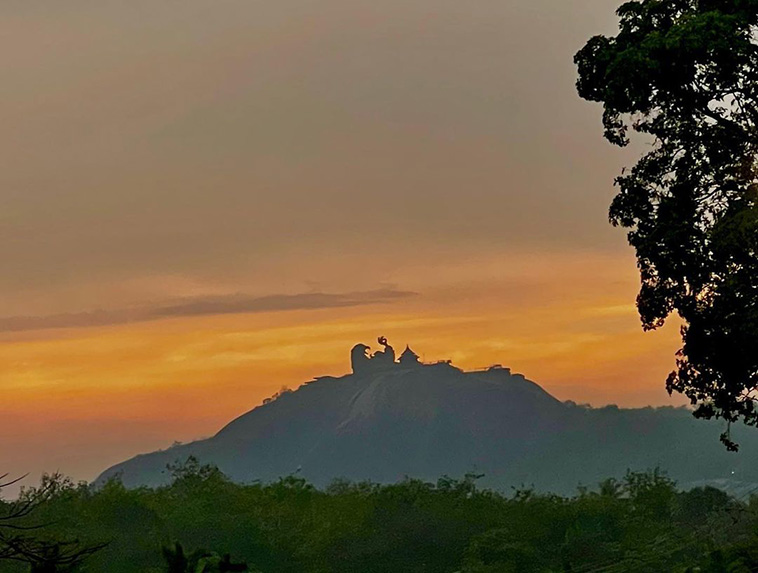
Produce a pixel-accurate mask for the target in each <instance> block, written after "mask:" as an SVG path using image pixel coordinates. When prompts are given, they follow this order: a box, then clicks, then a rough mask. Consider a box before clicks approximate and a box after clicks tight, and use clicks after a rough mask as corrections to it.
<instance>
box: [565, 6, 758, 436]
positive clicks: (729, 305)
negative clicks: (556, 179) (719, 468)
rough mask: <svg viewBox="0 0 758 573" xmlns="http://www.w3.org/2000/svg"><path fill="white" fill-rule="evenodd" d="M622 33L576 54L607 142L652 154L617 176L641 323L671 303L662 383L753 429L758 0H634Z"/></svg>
mask: <svg viewBox="0 0 758 573" xmlns="http://www.w3.org/2000/svg"><path fill="white" fill-rule="evenodd" d="M617 15H618V18H619V33H618V35H616V36H615V37H606V36H595V37H593V38H591V39H590V40H589V41H588V42H587V44H586V45H585V46H584V48H582V49H581V50H580V51H579V52H578V53H577V54H576V56H575V59H574V61H575V63H576V65H577V67H578V76H579V77H578V81H577V90H578V92H579V95H580V96H581V97H582V98H584V99H586V100H589V101H592V102H600V103H602V104H603V109H604V113H603V126H604V128H605V138H606V139H607V140H608V141H610V142H611V143H613V144H615V145H618V146H622V147H623V146H626V145H627V144H628V143H629V136H630V132H636V133H638V134H641V137H642V138H643V139H645V140H646V141H647V142H649V143H650V145H651V147H650V150H649V151H648V152H647V153H646V154H644V155H643V156H642V157H641V158H640V159H639V161H638V162H637V164H636V165H634V166H633V167H632V168H631V169H630V170H628V171H627V170H625V171H624V172H623V173H622V174H621V176H619V177H618V178H617V179H616V182H615V183H616V186H617V188H618V194H617V195H616V197H615V199H614V200H613V202H612V204H611V207H610V221H611V223H612V224H614V225H616V226H621V227H625V228H627V229H629V231H628V240H629V243H630V245H631V246H632V247H634V249H635V250H636V254H637V265H638V267H639V270H640V278H641V288H640V292H639V295H638V297H637V308H638V310H639V314H640V317H641V320H642V326H643V328H644V329H646V330H651V329H656V328H659V327H660V326H662V325H663V324H664V322H665V321H666V319H667V318H668V317H669V316H670V315H671V314H672V313H674V312H676V313H678V315H679V316H680V317H681V319H682V324H683V326H682V329H681V334H682V348H681V349H680V350H679V352H678V353H677V358H676V369H675V370H674V371H673V372H672V373H671V374H670V375H669V377H668V379H667V381H666V388H667V390H668V392H669V393H670V394H671V393H673V392H679V393H682V394H684V395H685V396H687V398H689V400H690V402H691V404H692V405H693V406H695V409H694V413H695V416H697V417H699V418H707V419H710V418H721V419H724V420H726V421H727V431H726V432H724V434H722V436H721V439H722V441H723V442H724V443H725V444H726V445H727V447H728V448H729V449H737V445H736V444H735V443H734V442H733V441H732V440H731V439H730V434H729V428H730V427H731V424H732V423H733V422H736V421H738V420H742V421H744V422H745V423H747V424H749V425H753V426H755V425H758V408H756V403H755V400H756V386H758V162H757V159H756V158H757V157H758V79H757V78H758V0H635V1H631V2H626V3H625V4H623V5H622V6H621V7H620V8H619V9H618V11H617Z"/></svg>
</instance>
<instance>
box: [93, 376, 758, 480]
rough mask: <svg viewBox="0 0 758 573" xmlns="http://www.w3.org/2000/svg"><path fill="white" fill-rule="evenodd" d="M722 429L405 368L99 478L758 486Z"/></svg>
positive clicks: (250, 418)
mask: <svg viewBox="0 0 758 573" xmlns="http://www.w3.org/2000/svg"><path fill="white" fill-rule="evenodd" d="M719 432H720V428H719V426H718V425H717V424H714V423H708V422H703V421H698V420H695V419H693V418H692V416H691V414H690V413H689V412H688V411H687V410H685V409H681V408H680V409H674V408H658V409H654V408H644V409H620V408H616V407H607V408H599V409H591V408H586V407H582V406H576V405H575V404H573V403H563V402H560V401H559V400H557V399H556V398H554V397H553V396H551V395H550V394H549V393H547V392H546V391H545V390H544V389H542V388H541V387H540V386H539V385H537V384H536V383H534V382H532V381H530V380H527V379H526V378H524V377H523V376H521V375H518V374H512V373H511V372H510V371H509V370H508V369H503V368H492V369H489V370H485V371H474V372H463V371H461V370H459V369H457V368H455V367H453V366H451V365H449V364H446V363H441V364H435V365H420V364H418V365H416V364H414V365H413V366H412V367H408V368H405V367H400V366H399V365H395V366H393V367H391V368H376V369H369V370H366V371H359V372H356V373H353V374H350V375H346V376H342V377H323V378H319V379H316V380H315V381H312V382H309V383H307V384H304V385H303V386H301V387H300V388H298V389H297V390H295V391H293V392H285V393H282V394H281V395H280V396H279V397H278V398H277V399H275V400H273V401H271V402H269V403H267V404H264V405H261V406H258V407H257V408H255V409H253V410H252V411H250V412H248V413H246V414H243V415H242V416H240V417H238V418H237V419H235V420H233V421H232V422H230V423H229V424H227V425H226V426H225V427H224V428H222V429H221V430H220V431H219V432H218V433H217V434H216V435H215V436H213V437H211V438H209V439H207V440H200V441H197V442H193V443H190V444H186V445H180V446H176V447H172V448H170V449H168V450H164V451H159V452H154V453H151V454H145V455H140V456H137V457H135V458H133V459H131V460H128V461H125V462H123V463H121V464H118V465H116V466H114V467H112V468H110V469H108V470H106V471H105V472H104V473H103V474H102V475H101V476H100V478H98V481H100V482H102V480H105V479H108V478H109V477H112V476H115V475H119V476H120V477H121V479H122V480H123V482H124V483H125V484H126V485H127V486H137V485H159V484H162V483H165V482H167V481H168V479H169V473H168V472H167V471H166V465H167V464H168V463H172V462H175V461H177V460H184V459H186V458H187V457H188V456H190V455H194V456H196V457H197V458H198V459H200V460H201V461H202V462H206V463H213V464H216V465H217V466H218V467H219V468H220V469H221V470H222V471H223V472H224V473H226V474H227V475H228V476H229V477H230V478H232V479H233V480H235V481H243V482H249V481H253V480H263V481H270V480H275V479H277V478H279V477H281V476H286V475H290V474H292V473H298V474H299V475H302V476H303V477H305V478H307V479H308V480H310V481H312V482H313V483H315V484H316V485H319V486H323V485H326V484H327V483H329V482H330V481H331V480H333V479H335V478H347V479H352V480H372V481H378V482H393V481H397V480H399V479H402V478H404V477H405V476H410V477H417V478H422V479H428V480H436V479H437V478H438V477H440V476H442V475H451V476H462V475H463V474H464V473H466V472H470V471H476V472H478V473H483V474H485V478H484V480H483V481H484V483H485V485H488V486H491V487H497V488H498V489H507V488H509V487H517V486H521V485H527V486H534V487H536V488H537V489H540V490H551V491H555V492H558V493H568V492H571V491H574V490H575V488H576V486H577V485H578V484H580V483H581V484H585V485H592V484H595V483H596V482H597V481H599V480H600V479H603V478H606V477H611V476H621V475H623V474H624V473H625V472H626V470H627V469H633V470H644V469H649V468H653V467H656V466H659V467H661V468H662V469H664V470H666V471H667V472H668V473H669V475H671V476H672V477H673V478H674V479H677V480H679V481H680V482H683V483H687V482H694V481H699V482H703V481H708V480H727V481H728V480H730V479H734V480H737V479H739V480H741V481H742V482H747V483H752V482H757V483H758V464H756V463H754V462H755V461H756V456H757V453H758V432H756V431H752V432H751V431H750V429H746V430H743V431H740V429H737V431H736V435H737V438H738V440H740V442H741V444H742V451H741V452H740V453H739V454H737V455H735V454H730V453H728V452H726V451H725V450H724V448H723V447H722V446H721V444H720V443H719V441H718V434H719ZM732 472H734V473H732Z"/></svg>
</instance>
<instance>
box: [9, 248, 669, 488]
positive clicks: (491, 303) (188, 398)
mask: <svg viewBox="0 0 758 573" xmlns="http://www.w3.org/2000/svg"><path fill="white" fill-rule="evenodd" d="M469 265H470V266H471V267H472V268H474V269H478V270H479V273H480V275H481V280H479V281H476V282H464V283H461V282H455V281H450V282H444V281H442V277H444V276H445V275H446V272H445V271H446V269H442V270H441V271H440V272H437V273H435V272H434V269H432V268H426V269H422V270H423V271H425V273H426V274H428V275H429V276H431V277H433V285H432V284H426V286H424V284H423V283H424V282H425V281H424V277H418V278H417V281H418V286H419V287H420V288H419V289H418V292H417V293H416V294H414V295H411V296H408V297H407V298H405V299H402V300H399V301H394V302H390V303H380V304H366V305H361V306H356V307H351V308H339V309H334V308H325V309H316V310H289V311H279V312H260V313H247V314H228V315H220V316H219V315H212V316H202V317H181V318H173V319H164V320H156V321H148V322H137V323H132V324H125V325H115V326H106V327H94V328H73V329H68V330H67V329H60V330H52V331H28V332H23V333H6V334H5V335H4V339H3V342H2V343H1V344H0V362H2V364H4V368H3V370H2V371H1V372H0V387H2V388H3V390H4V392H5V395H6V397H7V399H6V400H5V401H4V402H3V404H2V406H0V432H2V434H3V435H4V436H6V437H8V438H9V439H7V440H4V441H3V442H2V445H0V459H4V460H10V461H11V467H10V469H11V470H12V471H14V472H22V471H30V470H31V471H32V472H33V473H35V474H36V473H37V472H40V471H43V470H48V471H49V470H57V469H60V470H61V471H64V472H67V473H71V474H73V475H75V476H76V477H79V478H86V479H91V478H92V477H94V476H95V475H96V474H97V473H98V472H99V471H100V470H102V469H103V468H104V467H105V466H107V465H108V464H110V463H115V462H117V461H119V460H121V459H124V458H125V457H128V456H131V455H134V454H136V453H139V452H142V451H147V450H150V449H157V448H159V447H166V446H168V445H170V444H171V443H172V441H174V440H181V441H187V440H191V439H196V438H200V437H204V436H208V435H211V434H212V433H214V432H215V431H216V430H218V429H219V428H220V427H221V426H222V425H223V424H224V423H226V422H227V421H229V420H230V419H232V418H233V417H235V416H236V415H239V414H241V413H243V412H245V411H247V410H249V409H251V408H252V407H254V406H256V405H258V404H259V403H260V402H261V401H262V400H263V399H264V398H265V397H267V396H270V395H271V394H273V393H274V392H276V391H277V390H279V389H280V388H281V387H282V386H283V385H287V386H289V387H292V388H294V387H297V385H299V384H300V383H302V382H304V381H307V380H309V379H311V378H312V377H313V376H317V375H324V374H337V375H338V374H343V373H346V372H347V371H348V370H349V362H348V351H349V349H350V348H351V346H352V345H353V344H355V343H357V342H359V341H362V342H366V343H369V344H370V343H372V342H373V341H374V340H375V339H376V336H377V335H380V334H382V335H386V336H388V337H389V339H390V342H391V343H394V344H395V346H396V347H398V349H402V348H401V347H403V346H404V344H406V343H410V344H412V345H413V347H414V349H415V350H416V351H417V352H419V353H420V354H422V355H423V357H424V358H425V359H426V360H429V361H431V360H438V359H452V360H453V361H454V363H455V364H457V365H459V366H461V367H464V368H477V367H483V366H487V365H490V364H493V363H502V364H503V365H506V366H510V367H511V368H513V369H514V370H516V371H520V372H523V373H525V374H527V376H528V377H530V378H531V379H533V380H535V381H538V382H539V383H540V384H542V385H543V386H544V387H545V388H546V389H547V390H548V391H550V392H552V393H553V394H555V395H556V396H557V397H559V398H561V399H572V400H575V401H577V402H589V403H592V404H595V405H602V404H607V403H617V404H620V405H624V406H644V405H647V404H672V403H678V402H676V401H672V400H670V399H669V398H668V396H667V395H666V394H665V392H664V390H663V380H664V378H665V375H666V373H667V372H668V370H669V369H670V368H671V365H672V360H673V356H672V355H673V352H674V350H675V349H676V348H677V339H676V332H675V329H673V328H667V329H665V330H664V331H662V332H658V333H649V334H644V333H642V332H641V331H640V328H639V325H638V320H637V317H636V314H635V310H634V307H633V305H632V304H630V301H631V300H633V295H634V291H635V283H636V276H635V270H634V267H633V264H632V261H630V260H629V257H618V258H617V257H608V256H606V257H593V256H589V255H587V254H585V255H583V256H582V257H580V258H576V259H572V258H570V257H564V256H561V257H555V258H552V259H551V258H549V257H546V256H540V257H528V256H524V257H522V258H521V259H517V258H512V259H510V260H507V259H504V260H497V261H489V262H488V261H472V262H470V263H469ZM465 266H466V265H465V264H461V265H460V267H458V268H459V270H460V269H461V268H464V267H465ZM514 277H517V278H514Z"/></svg>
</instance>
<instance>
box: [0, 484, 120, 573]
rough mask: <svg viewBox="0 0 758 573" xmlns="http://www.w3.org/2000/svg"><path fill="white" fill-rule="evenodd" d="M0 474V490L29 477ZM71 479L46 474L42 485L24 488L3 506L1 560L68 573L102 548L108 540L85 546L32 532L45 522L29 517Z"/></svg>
mask: <svg viewBox="0 0 758 573" xmlns="http://www.w3.org/2000/svg"><path fill="white" fill-rule="evenodd" d="M7 477H8V474H3V475H0V490H2V488H4V487H8V486H10V485H13V484H16V483H18V482H19V481H21V480H22V479H24V478H25V477H26V476H21V477H20V478H17V479H13V480H7ZM67 483H70V482H67V481H66V480H65V479H64V478H62V476H60V475H59V474H53V475H52V476H47V475H46V476H44V477H43V480H42V485H41V486H40V487H39V488H32V489H30V490H26V491H22V492H21V495H20V496H19V498H18V499H17V500H16V501H15V502H10V503H2V507H0V560H9V561H20V562H22V563H27V564H29V566H30V571H31V573H64V572H66V573H67V572H70V571H73V570H75V569H76V568H77V567H78V566H79V565H80V564H81V563H82V562H83V561H84V560H85V559H86V558H87V557H89V556H90V555H92V554H94V553H96V552H98V551H100V550H101V549H102V548H103V547H105V546H106V545H107V544H106V543H99V544H96V545H90V546H83V545H81V544H80V543H79V542H78V541H75V540H74V541H59V540H50V539H43V538H40V536H39V535H38V534H37V535H32V532H38V531H39V530H41V529H43V528H44V527H45V524H34V523H29V522H28V520H27V518H28V517H29V516H30V515H31V514H32V513H33V512H34V511H35V510H37V509H38V508H39V507H40V506H41V505H43V504H45V503H48V502H49V501H50V500H51V499H52V498H53V497H54V496H55V495H56V493H58V491H59V490H60V488H61V486H62V485H66V484H67Z"/></svg>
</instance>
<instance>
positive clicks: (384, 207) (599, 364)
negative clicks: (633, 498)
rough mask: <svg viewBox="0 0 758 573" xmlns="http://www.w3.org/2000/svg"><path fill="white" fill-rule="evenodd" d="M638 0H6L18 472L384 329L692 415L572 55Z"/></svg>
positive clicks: (138, 429) (7, 404) (318, 370)
mask: <svg viewBox="0 0 758 573" xmlns="http://www.w3.org/2000/svg"><path fill="white" fill-rule="evenodd" d="M617 4H618V2H617V0H586V1H582V2H565V1H562V2H558V1H556V0H481V1H478V2H461V1H460V0H455V1H453V0H435V1H434V2H432V1H431V0H402V1H400V0H385V1H383V2H375V1H372V2H368V1H364V0H321V1H320V2H313V1H306V0H287V1H281V2H273V1H263V0H214V1H212V2H211V1H209V0H204V1H201V0H181V1H168V2H156V1H155V0H149V1H148V0H132V1H130V2H116V1H113V0H98V1H97V2H95V1H91V0H86V1H85V0H67V1H66V2H48V3H39V2H21V1H18V0H8V1H6V2H3V3H2V4H0V32H1V33H0V69H2V73H3V87H2V90H1V91H0V124H1V125H2V127H3V130H2V133H3V136H2V138H0V162H1V163H2V169H0V262H2V273H0V390H2V396H3V398H2V402H0V435H1V436H2V439H1V440H0V460H1V461H2V467H0V470H2V471H0V473H4V472H5V471H8V472H11V474H13V475H19V474H23V473H26V472H31V477H30V480H31V482H33V481H36V479H37V478H38V476H39V474H40V472H42V471H55V470H61V471H63V472H65V473H67V474H69V475H72V476H73V477H74V478H76V479H92V478H94V477H95V476H96V475H97V474H98V473H99V472H100V471H101V470H103V469H105V468H106V467H107V466H108V465H110V464H112V463H115V462H118V461H121V460H123V459H124V458H126V457H130V456H132V455H135V454H137V453H139V452H144V451H149V450H153V449H156V448H161V447H166V446H168V445H170V444H171V443H172V442H173V441H174V440H182V441H187V440H192V439H196V438H200V437H204V436H208V435H211V434H213V433H214V432H215V431H216V430H218V429H219V428H220V427H221V426H222V425H223V424H224V423H225V422H227V421H229V420H230V419H232V418H233V417H235V416H236V415H239V414H241V413H243V412H245V411H247V410H249V409H251V408H252V407H254V406H255V405H257V404H259V403H260V402H261V400H262V399H263V398H265V397H267V396H269V395H271V394H273V393H274V392H276V391H277V390H279V389H280V388H281V387H282V386H284V385H287V386H289V387H293V388H294V387H296V386H297V385H298V384H300V383H302V382H304V381H307V380H309V379H310V378H312V377H313V376H318V375H325V374H343V373H346V372H347V371H348V370H349V361H348V353H349V349H350V347H351V346H352V345H353V344H355V343H357V342H365V343H367V344H371V343H375V340H376V337H377V336H378V335H385V336H387V337H388V338H389V340H390V342H391V343H392V344H394V345H395V347H396V348H398V349H400V350H402V348H403V347H404V346H405V344H406V343H410V344H411V346H412V347H413V348H414V349H415V350H416V351H417V352H418V353H419V354H421V355H423V356H424V357H425V358H426V359H427V360H437V359H452V360H453V361H454V363H455V364H457V365H459V366H461V367H465V368H474V367H483V366H487V365H489V364H492V363H502V364H503V365H505V366H510V367H511V368H513V369H514V370H516V371H519V372H523V373H524V374H526V375H527V377H529V378H530V379H532V380H534V381H536V382H538V383H540V384H541V385H543V386H544V387H545V388H546V389H547V390H548V391H550V392H551V393H553V394H554V395H556V396H557V397H559V398H561V399H572V400H574V401H576V402H589V403H592V404H594V405H604V404H608V403H617V404H619V405H624V406H643V405H648V404H653V405H663V404H679V403H680V402H676V401H673V400H671V399H670V398H669V397H668V395H667V394H666V393H665V391H664V388H663V385H664V380H665V376H666V374H667V373H668V371H669V370H670V369H671V368H672V366H673V354H674V352H675V350H676V349H677V348H678V345H677V327H676V325H675V324H672V325H669V326H668V327H667V328H665V329H664V330H663V331H661V332H656V333H648V334H644V333H643V332H642V331H641V330H640V327H639V320H638V318H637V316H636V313H635V309H634V296H635V294H636V291H637V283H638V278H637V274H636V268H635V262H634V257H633V254H632V253H631V251H630V250H629V248H628V247H627V246H626V243H625V237H624V232H623V231H622V230H619V229H613V228H612V227H610V226H609V225H608V223H607V207H608V204H609V202H610V200H611V197H612V196H613V187H612V181H613V177H614V176H615V175H617V174H618V173H619V172H620V170H621V168H622V166H623V165H625V164H629V163H631V162H632V161H633V160H634V158H635V157H636V155H637V154H639V152H640V149H641V148H640V147H637V148H632V149H628V150H624V151H620V150H618V149H614V148H612V147H611V146H610V145H608V144H606V143H605V142H604V141H603V139H602V129H601V125H600V114H601V110H600V109H599V108H597V107H595V106H592V105H589V104H587V103H585V102H582V101H580V100H579V98H578V97H577V96H576V95H575V91H574V85H573V84H574V76H575V70H574V67H573V64H572V56H573V54H574V52H575V51H576V50H577V49H578V48H580V47H581V46H582V44H583V43H584V41H586V40H587V39H588V38H589V37H590V36H591V35H593V34H597V33H609V32H612V31H613V25H614V22H615V17H614V15H613V11H614V9H615V7H616V5H617Z"/></svg>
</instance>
